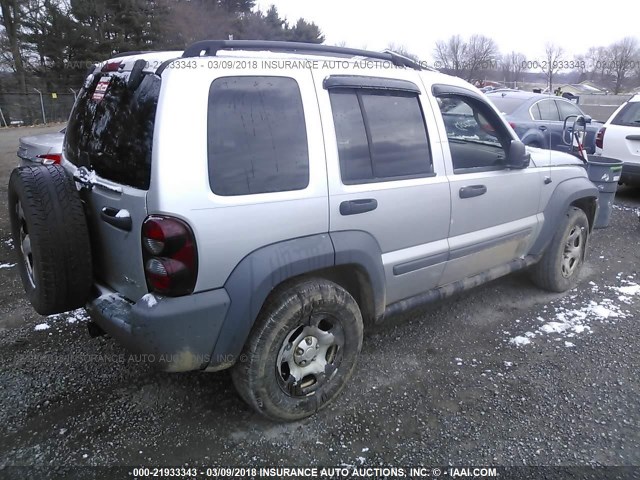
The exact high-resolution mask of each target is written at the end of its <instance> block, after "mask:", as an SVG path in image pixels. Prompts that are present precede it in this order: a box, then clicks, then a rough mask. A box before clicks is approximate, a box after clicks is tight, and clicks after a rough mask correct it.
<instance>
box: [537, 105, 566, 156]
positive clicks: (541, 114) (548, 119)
mask: <svg viewBox="0 0 640 480" xmlns="http://www.w3.org/2000/svg"><path fill="white" fill-rule="evenodd" d="M529 112H530V113H531V116H532V117H533V119H534V122H535V124H536V128H537V129H538V130H540V132H542V135H543V137H544V138H545V141H546V145H545V148H549V149H551V150H560V151H562V152H568V151H569V148H570V146H569V145H567V144H565V143H564V141H563V137H562V130H563V122H562V121H560V112H559V111H558V105H557V104H556V102H555V101H554V99H552V98H548V99H545V100H540V101H539V102H536V103H534V104H533V105H532V106H531V108H530V109H529Z"/></svg>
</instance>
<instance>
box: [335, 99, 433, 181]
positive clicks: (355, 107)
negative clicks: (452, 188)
mask: <svg viewBox="0 0 640 480" xmlns="http://www.w3.org/2000/svg"><path fill="white" fill-rule="evenodd" d="M329 95H330V99H331V108H332V111H333V121H334V125H335V129H336V139H337V142H338V156H339V158H340V171H341V177H342V182H343V183H344V184H357V183H369V182H382V181H390V180H398V179H402V178H413V177H421V176H427V175H430V174H431V173H432V172H433V167H432V165H431V151H430V149H429V139H428V136H427V130H426V127H425V123H424V118H423V116H422V109H421V107H420V101H419V100H418V95H417V94H416V93H412V92H403V91H388V90H387V91H385V90H375V89H371V90H367V89H349V88H335V89H331V91H330V93H329Z"/></svg>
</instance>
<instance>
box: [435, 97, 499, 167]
mask: <svg viewBox="0 0 640 480" xmlns="http://www.w3.org/2000/svg"><path fill="white" fill-rule="evenodd" d="M454 103H455V106H453V107H451V105H452V104H454ZM438 105H440V106H441V113H442V119H443V121H444V126H445V129H446V131H447V138H448V140H449V149H450V151H451V160H452V162H453V169H454V172H455V173H466V172H467V171H468V170H478V169H480V170H494V169H501V168H504V160H505V158H506V152H507V149H508V147H509V145H510V144H511V135H509V132H508V131H507V129H506V127H505V126H504V124H503V123H502V122H501V121H500V119H499V118H498V116H497V115H496V113H495V112H494V111H493V110H492V109H491V108H490V107H489V106H488V105H486V104H485V103H484V102H482V101H480V100H478V99H475V98H471V97H466V96H463V95H442V96H439V97H438ZM445 106H446V107H445ZM445 108H446V110H445Z"/></svg>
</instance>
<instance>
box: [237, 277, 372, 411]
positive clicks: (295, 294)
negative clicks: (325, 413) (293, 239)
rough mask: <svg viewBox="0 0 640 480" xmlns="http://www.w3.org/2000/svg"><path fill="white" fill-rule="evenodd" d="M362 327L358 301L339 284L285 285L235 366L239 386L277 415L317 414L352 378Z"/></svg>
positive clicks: (268, 305)
mask: <svg viewBox="0 0 640 480" xmlns="http://www.w3.org/2000/svg"><path fill="white" fill-rule="evenodd" d="M362 331H363V324H362V315H361V313H360V309H359V308H358V304H357V303H356V301H355V300H354V299H353V297H352V296H351V295H350V294H349V292H347V291H346V290H345V289H343V288H342V287H340V286H339V285H337V284H335V283H333V282H330V281H327V280H323V279H310V280H304V281H301V282H299V283H296V284H293V285H289V286H286V287H284V288H281V289H280V290H278V291H276V292H275V293H274V294H272V295H271V297H270V299H269V300H268V301H267V303H266V304H265V306H264V308H263V310H262V312H261V313H260V316H259V317H258V320H257V321H256V325H255V326H254V328H253V331H252V333H251V337H250V338H249V341H248V342H247V344H246V345H245V348H244V350H243V355H242V356H241V360H240V361H239V362H238V363H237V364H236V365H235V366H234V367H233V369H232V370H231V376H232V379H233V383H234V385H235V387H236V390H237V391H238V393H239V394H240V396H241V397H242V398H243V399H244V400H245V402H247V403H248V404H249V405H250V406H252V407H253V408H254V409H255V410H256V411H258V412H259V413H261V414H262V415H264V416H266V417H268V418H270V419H272V420H277V421H282V420H284V421H293V420H299V419H302V418H305V417H308V416H310V415H313V414H314V413H315V412H317V411H318V410H320V409H321V408H323V407H325V406H326V405H327V404H328V403H329V402H330V401H331V400H332V399H333V398H335V397H336V396H337V395H338V394H339V393H340V391H341V390H342V388H343V387H344V386H345V385H346V383H347V382H348V380H349V378H350V377H351V375H352V373H353V371H354V369H355V366H356V361H357V358H358V354H359V353H360V349H361V348H362Z"/></svg>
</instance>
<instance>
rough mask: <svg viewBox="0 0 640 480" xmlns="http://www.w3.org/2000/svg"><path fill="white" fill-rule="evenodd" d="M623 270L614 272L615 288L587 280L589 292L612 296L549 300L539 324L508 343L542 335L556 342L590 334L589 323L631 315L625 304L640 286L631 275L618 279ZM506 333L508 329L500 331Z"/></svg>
mask: <svg viewBox="0 0 640 480" xmlns="http://www.w3.org/2000/svg"><path fill="white" fill-rule="evenodd" d="M622 276H623V273H622V272H621V273H618V275H617V276H616V279H617V280H618V281H619V282H620V285H619V286H617V287H612V286H604V287H599V286H598V285H596V284H595V283H594V282H589V286H590V289H591V292H592V293H598V294H600V295H602V296H603V297H605V295H606V294H607V293H609V292H612V293H615V296H614V298H613V299H612V298H607V297H605V298H602V299H600V300H598V301H594V300H589V301H587V302H586V304H583V305H580V304H579V303H578V302H579V299H578V297H577V296H576V295H571V296H568V297H565V298H564V299H562V300H560V301H558V302H552V303H550V304H549V305H545V306H544V307H543V312H542V315H540V316H537V318H536V320H537V321H538V322H539V323H542V325H540V326H539V327H538V328H537V329H536V330H534V331H533V332H531V331H529V332H526V333H524V334H523V335H517V336H514V337H513V338H511V339H509V343H511V344H513V345H516V346H523V345H528V344H530V343H532V341H531V340H532V339H535V338H544V337H546V336H550V335H553V336H554V337H555V338H553V339H554V340H556V341H559V340H561V339H562V338H574V337H575V336H576V335H579V334H583V333H592V332H593V330H592V327H591V326H590V324H592V323H593V322H600V323H612V322H615V321H616V320H617V319H621V318H627V317H629V316H631V313H630V312H629V311H628V310H625V309H624V307H625V305H630V304H631V303H633V302H634V301H636V299H635V298H634V297H636V296H640V285H639V284H637V283H635V282H632V281H631V280H629V279H633V278H634V276H633V275H628V276H627V277H626V278H622ZM504 333H505V334H507V335H509V334H508V332H504ZM564 346H565V347H567V348H572V347H575V344H574V343H573V342H570V341H565V342H564Z"/></svg>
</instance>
